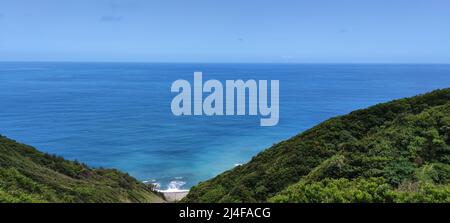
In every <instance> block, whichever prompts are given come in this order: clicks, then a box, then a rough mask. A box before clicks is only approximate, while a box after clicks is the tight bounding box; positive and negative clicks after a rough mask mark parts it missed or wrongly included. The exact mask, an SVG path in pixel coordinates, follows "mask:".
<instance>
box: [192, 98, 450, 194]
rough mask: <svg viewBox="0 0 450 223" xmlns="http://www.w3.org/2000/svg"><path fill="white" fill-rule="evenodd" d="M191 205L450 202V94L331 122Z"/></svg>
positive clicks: (211, 186)
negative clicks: (197, 203) (207, 203)
mask: <svg viewBox="0 0 450 223" xmlns="http://www.w3.org/2000/svg"><path fill="white" fill-rule="evenodd" d="M183 201H185V202H265V201H270V202H450V89H443V90H436V91H434V92H431V93H428V94H425V95H419V96H416V97H412V98H407V99H401V100H396V101H392V102H389V103H384V104H379V105H376V106H373V107H370V108H368V109H364V110H358V111H354V112H352V113H350V114H348V115H345V116H340V117H336V118H332V119H330V120H328V121H325V122H323V123H322V124H319V125H318V126H316V127H314V128H312V129H310V130H308V131H306V132H304V133H302V134H300V135H298V136H295V137H293V138H291V139H289V140H287V141H284V142H281V143H279V144H276V145H274V146H273V147H271V148H269V149H267V150H265V151H263V152H261V153H260V154H258V155H257V156H255V157H254V158H253V159H252V160H251V161H250V162H249V163H247V164H245V165H243V166H239V167H236V168H234V169H232V170H230V171H227V172H225V173H223V174H221V175H219V176H217V177H215V178H214V179H211V180H209V181H206V182H203V183H200V184H199V185H197V186H196V187H194V188H192V189H191V191H190V193H189V195H188V196H187V197H186V198H185V199H184V200H183Z"/></svg>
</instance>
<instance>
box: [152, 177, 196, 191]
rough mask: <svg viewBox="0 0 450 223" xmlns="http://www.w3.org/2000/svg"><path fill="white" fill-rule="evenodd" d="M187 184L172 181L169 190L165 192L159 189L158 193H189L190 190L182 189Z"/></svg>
mask: <svg viewBox="0 0 450 223" xmlns="http://www.w3.org/2000/svg"><path fill="white" fill-rule="evenodd" d="M185 184H186V182H184V181H181V180H172V181H170V183H169V184H168V185H167V189H165V190H160V189H157V191H159V192H162V193H169V192H188V191H189V190H186V189H182V188H183V186H184V185H185Z"/></svg>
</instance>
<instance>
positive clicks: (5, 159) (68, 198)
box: [0, 136, 163, 202]
mask: <svg viewBox="0 0 450 223" xmlns="http://www.w3.org/2000/svg"><path fill="white" fill-rule="evenodd" d="M0 202H163V199H161V198H160V197H159V196H157V195H156V193H155V192H153V191H152V190H151V188H149V187H148V186H146V185H144V184H142V183H140V182H138V181H137V180H135V179H134V178H132V177H130V176H129V175H127V174H124V173H121V172H119V171H117V170H112V169H92V168H89V167H87V166H86V165H84V164H80V163H78V162H74V161H67V160H64V159H63V158H61V157H56V156H52V155H48V154H44V153H41V152H39V151H37V150H36V149H34V148H32V147H29V146H26V145H23V144H20V143H17V142H15V141H13V140H10V139H8V138H6V137H3V136H0Z"/></svg>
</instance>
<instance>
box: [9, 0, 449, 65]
mask: <svg viewBox="0 0 450 223" xmlns="http://www.w3.org/2000/svg"><path fill="white" fill-rule="evenodd" d="M0 61H124V62H127V61H130V62H132V61H134V62H261V63H264V62H274V63H290V62H292V63H450V1H448V0H409V1H406V0H371V1H368V0H366V1H364V0H339V1H337V0H329V1H324V0H310V1H302V0H278V1H275V0H272V1H268V0H161V1H160V0H147V1H145V0H77V1H73V0H0Z"/></svg>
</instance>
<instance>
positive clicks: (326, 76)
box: [0, 63, 450, 189]
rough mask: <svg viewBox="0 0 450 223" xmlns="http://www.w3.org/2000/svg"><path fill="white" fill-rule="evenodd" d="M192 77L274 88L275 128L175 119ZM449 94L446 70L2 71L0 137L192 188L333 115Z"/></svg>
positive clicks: (146, 67)
mask: <svg viewBox="0 0 450 223" xmlns="http://www.w3.org/2000/svg"><path fill="white" fill-rule="evenodd" d="M194 71H202V72H203V79H204V81H205V80H208V79H218V80H221V81H223V83H225V80H235V79H244V80H246V79H255V80H274V79H276V80H280V122H279V124H278V125H277V126H274V127H261V126H260V125H259V120H260V117H258V116H184V117H176V116H174V115H173V114H172V112H171V107H170V104H171V101H172V98H173V97H174V96H175V95H176V94H174V93H171V91H170V87H171V84H172V82H173V81H175V80H177V79H186V80H189V81H190V82H191V83H192V80H193V72H194ZM445 87H450V65H400V64H399V65H386V64H372V65H368V64H367V65H364V64H170V63H167V64H150V63H149V64H145V63H0V134H2V135H5V136H8V137H10V138H13V139H15V140H18V141H20V142H23V143H26V144H29V145H32V146H34V147H36V148H38V149H39V150H41V151H45V152H48V153H54V154H58V155H61V156H63V157H65V158H67V159H72V160H75V159H76V160H79V161H82V162H84V163H87V164H89V165H92V166H96V167H112V168H117V169H120V170H122V171H125V172H128V173H129V174H131V175H132V176H134V177H136V178H138V179H140V180H142V181H149V182H154V183H159V184H160V185H161V189H164V188H166V187H167V186H168V185H169V183H170V182H172V185H173V184H176V185H177V186H178V187H181V188H189V187H191V186H192V185H195V184H196V183H198V182H199V181H203V180H206V179H208V178H211V177H214V176H215V175H217V174H219V173H221V172H222V171H224V170H227V169H230V168H233V167H234V166H235V165H236V164H241V163H245V162H247V161H248V160H249V159H250V158H251V157H252V156H253V155H255V154H257V153H258V152H260V151H262V150H263V149H265V148H267V147H269V146H271V145H272V144H274V143H276V142H279V141H281V140H284V139H287V138H289V137H292V136H294V135H296V134H298V133H300V132H302V131H304V130H306V129H308V128H310V127H312V126H314V125H316V124H318V123H320V122H322V121H324V120H326V119H328V118H331V117H333V116H336V115H343V114H346V113H348V112H350V111H352V110H355V109H359V108H365V107H368V106H370V105H374V104H377V103H380V102H385V101H389V100H391V99H396V98H402V97H408V96H413V95H416V94H419V93H425V92H428V91H431V90H434V89H437V88H445ZM184 183H185V184H184ZM183 184H184V185H183Z"/></svg>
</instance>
